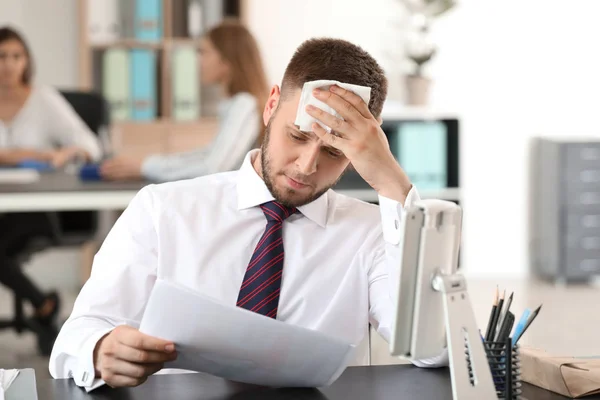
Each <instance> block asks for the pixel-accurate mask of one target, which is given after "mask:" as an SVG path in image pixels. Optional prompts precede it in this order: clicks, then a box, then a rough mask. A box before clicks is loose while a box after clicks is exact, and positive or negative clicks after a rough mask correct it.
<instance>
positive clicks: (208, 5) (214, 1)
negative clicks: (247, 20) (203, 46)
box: [191, 0, 225, 29]
mask: <svg viewBox="0 0 600 400" xmlns="http://www.w3.org/2000/svg"><path fill="white" fill-rule="evenodd" d="M191 1H193V0H191ZM223 3H224V2H223V0H203V1H202V6H203V7H202V17H203V21H204V27H205V28H206V29H210V28H212V27H213V26H215V25H217V24H218V23H220V22H221V21H222V20H223V17H224V11H225V10H224V4H223Z"/></svg>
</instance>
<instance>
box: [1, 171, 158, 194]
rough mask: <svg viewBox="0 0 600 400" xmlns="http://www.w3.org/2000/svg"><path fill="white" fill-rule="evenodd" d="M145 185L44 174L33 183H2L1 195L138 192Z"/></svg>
mask: <svg viewBox="0 0 600 400" xmlns="http://www.w3.org/2000/svg"><path fill="white" fill-rule="evenodd" d="M145 185H147V183H145V182H102V181H100V182H95V181H82V180H81V179H79V177H78V176H76V175H69V174H63V173H43V174H41V176H40V180H38V181H36V182H33V183H0V194H2V195H3V194H12V193H47V192H90V191H91V192H100V191H132V190H135V191H136V192H137V191H138V190H140V189H141V188H142V187H144V186H145Z"/></svg>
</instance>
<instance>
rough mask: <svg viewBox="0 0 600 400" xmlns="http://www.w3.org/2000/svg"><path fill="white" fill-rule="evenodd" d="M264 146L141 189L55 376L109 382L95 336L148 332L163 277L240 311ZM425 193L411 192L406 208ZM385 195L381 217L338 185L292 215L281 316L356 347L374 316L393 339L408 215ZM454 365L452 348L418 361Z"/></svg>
mask: <svg viewBox="0 0 600 400" xmlns="http://www.w3.org/2000/svg"><path fill="white" fill-rule="evenodd" d="M258 152H259V150H253V151H251V152H250V153H248V155H247V156H246V159H245V161H244V163H243V165H242V167H241V169H240V170H239V171H233V172H225V173H220V174H214V175H209V176H205V177H201V178H195V179H192V180H185V181H178V182H172V183H166V184H161V185H150V186H147V187H146V188H144V189H142V190H141V191H140V192H139V193H138V194H137V195H136V197H135V198H134V199H133V200H132V201H131V203H130V205H129V207H128V208H127V209H126V210H125V212H124V213H123V214H122V216H121V217H120V218H119V220H118V221H117V222H116V224H115V226H114V227H113V229H112V230H111V232H110V233H109V235H108V236H107V238H106V240H105V241H104V243H103V245H102V247H101V248H100V250H99V252H98V254H97V255H96V257H95V259H94V264H93V268H92V274H91V277H90V279H89V280H88V281H87V282H86V284H85V285H84V287H83V289H82V290H81V293H80V294H79V296H78V298H77V300H76V302H75V306H74V308H73V312H72V314H71V316H70V317H69V319H68V320H67V322H66V323H65V324H64V326H63V327H62V330H61V332H60V334H59V336H58V338H57V340H56V343H55V345H54V349H53V351H52V355H51V357H50V373H51V375H52V376H53V377H55V378H66V377H73V378H74V380H75V383H76V384H77V385H80V386H84V387H87V388H88V389H91V388H94V387H96V386H98V385H99V384H102V381H101V380H95V379H94V366H93V350H94V347H95V345H96V342H97V341H98V340H99V339H100V338H101V337H102V336H103V335H104V334H106V333H107V332H109V331H110V330H112V329H113V328H114V327H116V326H117V325H120V324H128V325H131V326H133V327H136V328H137V327H139V324H140V321H141V319H142V315H143V313H144V308H145V305H146V302H147V300H148V298H149V295H150V292H151V290H152V287H153V285H154V283H155V281H156V280H157V279H163V280H167V281H170V282H174V283H177V284H179V285H184V286H186V287H189V288H191V289H193V290H195V291H198V292H201V293H202V294H204V295H208V296H211V297H213V298H215V299H217V300H220V301H222V302H223V303H225V304H230V305H232V306H235V304H236V300H237V297H238V293H239V290H240V286H241V284H242V281H243V278H244V274H245V272H246V267H247V265H248V262H249V260H250V258H251V256H252V253H253V251H254V248H255V246H256V244H257V242H258V241H259V239H260V237H261V235H262V234H263V232H264V229H265V226H266V219H265V216H264V214H263V212H262V210H261V209H260V207H258V205H260V204H262V203H265V202H267V201H271V200H273V196H272V195H271V193H270V192H269V190H268V189H267V187H266V185H265V183H264V182H263V180H262V179H261V178H260V177H259V175H258V174H257V173H256V171H255V170H254V168H253V166H252V160H253V158H254V157H256V156H257V154H258ZM417 199H418V194H417V192H416V189H414V188H413V189H412V190H411V192H410V193H409V195H408V198H407V200H406V205H408V204H410V203H411V202H413V201H415V200H417ZM379 201H380V205H381V212H380V207H378V206H376V205H373V204H368V203H365V202H362V201H360V200H357V199H354V198H350V197H347V196H343V195H340V194H338V193H336V192H334V191H333V190H329V191H328V192H326V193H325V194H324V195H322V196H321V197H319V198H318V199H317V200H315V201H313V202H312V203H309V204H307V205H304V206H302V207H299V208H298V210H299V211H300V213H299V214H298V213H297V214H294V215H292V216H290V217H289V218H288V219H286V220H285V222H284V225H283V243H284V248H285V259H284V267H283V278H282V283H281V297H280V300H279V306H278V313H277V319H278V320H281V321H285V322H287V323H290V324H295V325H299V326H302V327H305V328H309V329H314V330H318V331H321V332H323V333H325V334H329V335H332V336H335V337H337V338H339V339H341V340H344V341H347V342H349V343H353V344H359V343H360V342H361V341H362V339H363V338H365V335H366V334H367V332H368V325H369V322H370V323H371V324H373V326H374V327H375V328H376V329H377V331H378V332H379V333H380V334H381V335H382V336H383V337H384V338H386V339H389V337H390V331H391V322H392V315H393V311H394V310H393V304H392V301H391V297H390V292H389V288H388V270H389V269H390V268H398V265H399V259H400V258H399V255H400V254H399V253H400V251H399V247H398V243H399V241H400V232H399V230H398V228H397V226H399V224H398V223H397V222H398V219H399V218H400V214H399V212H398V208H399V203H397V202H395V201H393V200H390V199H387V198H384V197H380V198H379ZM382 217H383V225H382ZM382 226H383V228H382ZM384 237H385V239H384ZM181 329H185V326H182V327H181ZM445 363H447V356H446V355H445V354H443V355H441V356H440V357H437V358H435V359H431V360H423V361H420V362H415V364H417V365H419V366H438V365H445Z"/></svg>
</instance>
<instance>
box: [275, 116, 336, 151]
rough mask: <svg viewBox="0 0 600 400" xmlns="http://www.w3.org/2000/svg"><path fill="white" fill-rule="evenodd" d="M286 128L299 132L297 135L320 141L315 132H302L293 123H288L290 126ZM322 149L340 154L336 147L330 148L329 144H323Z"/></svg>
mask: <svg viewBox="0 0 600 400" xmlns="http://www.w3.org/2000/svg"><path fill="white" fill-rule="evenodd" d="M286 126H287V127H288V128H289V129H291V130H293V131H294V132H297V133H299V134H301V135H304V136H309V137H311V138H312V137H314V138H317V139H318V137H317V135H315V133H314V132H312V131H310V132H305V131H301V130H300V129H298V127H297V126H296V125H294V124H291V123H288V124H286ZM332 132H333V134H334V135H335V132H334V131H332ZM336 136H337V135H336ZM321 147H323V148H324V149H327V150H331V151H333V152H339V150H338V149H336V148H335V147H333V146H329V145H327V144H323V146H321Z"/></svg>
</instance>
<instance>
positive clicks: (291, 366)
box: [140, 280, 355, 387]
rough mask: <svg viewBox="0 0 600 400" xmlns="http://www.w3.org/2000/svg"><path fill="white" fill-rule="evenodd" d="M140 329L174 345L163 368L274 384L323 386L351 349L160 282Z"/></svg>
mask: <svg viewBox="0 0 600 400" xmlns="http://www.w3.org/2000/svg"><path fill="white" fill-rule="evenodd" d="M140 331H141V332H142V333H145V334H147V335H151V336H155V337H159V338H163V339H166V340H171V341H173V342H174V343H175V345H176V349H177V352H178V358H177V360H176V361H174V362H170V363H167V364H165V368H179V369H186V370H193V371H199V372H206V373H209V374H212V375H216V376H220V377H223V378H226V379H229V380H233V381H237V382H244V383H251V384H256V385H264V386H275V387H322V386H328V385H330V384H331V383H333V382H334V381H335V380H336V379H337V378H338V377H339V376H340V375H341V373H342V372H343V371H344V369H345V368H346V366H347V365H348V363H349V362H350V360H351V359H352V357H353V355H354V348H355V346H354V345H351V344H348V343H344V342H343V341H340V340H338V339H336V338H332V337H330V336H326V335H324V334H322V333H320V332H317V331H313V330H309V329H306V328H302V327H298V326H294V325H291V324H286V323H284V322H281V321H277V320H274V319H272V318H268V317H264V316H262V315H259V314H256V313H253V312H251V311H247V310H244V309H241V308H238V307H233V306H228V305H224V304H221V303H219V302H217V301H216V300H213V299H211V298H208V297H206V296H203V295H201V294H199V293H195V292H193V291H191V290H190V289H187V288H183V287H180V286H177V285H174V284H172V283H168V282H165V281H162V280H159V281H157V282H156V284H155V286H154V289H153V290H152V293H151V295H150V299H149V301H148V304H147V306H146V310H145V312H144V316H143V318H142V322H141V324H140Z"/></svg>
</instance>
